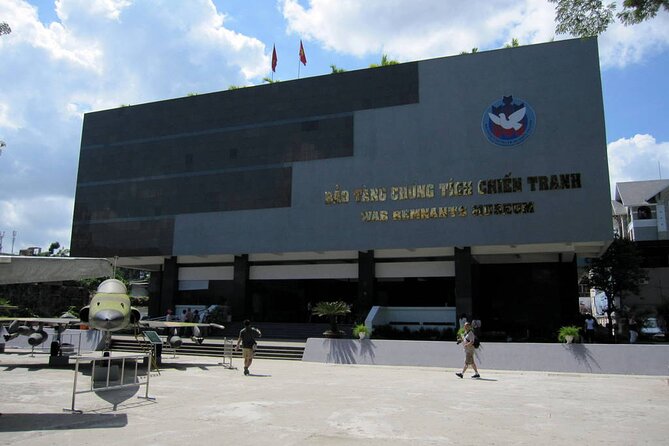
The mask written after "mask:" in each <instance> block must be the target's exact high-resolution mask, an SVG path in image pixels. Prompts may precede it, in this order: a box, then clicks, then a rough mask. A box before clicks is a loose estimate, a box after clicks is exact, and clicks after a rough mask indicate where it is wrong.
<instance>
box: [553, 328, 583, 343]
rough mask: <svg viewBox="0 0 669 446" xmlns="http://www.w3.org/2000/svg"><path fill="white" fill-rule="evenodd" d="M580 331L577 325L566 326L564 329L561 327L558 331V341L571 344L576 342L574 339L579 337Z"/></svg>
mask: <svg viewBox="0 0 669 446" xmlns="http://www.w3.org/2000/svg"><path fill="white" fill-rule="evenodd" d="M580 330H581V328H580V327H577V326H575V325H565V326H564V327H560V330H559V331H558V341H560V342H566V343H567V344H571V343H572V342H574V339H575V338H577V337H578V335H579V331H580Z"/></svg>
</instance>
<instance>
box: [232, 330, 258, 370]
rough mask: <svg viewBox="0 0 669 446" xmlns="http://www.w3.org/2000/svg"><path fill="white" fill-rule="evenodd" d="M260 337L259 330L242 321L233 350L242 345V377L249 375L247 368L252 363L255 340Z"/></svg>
mask: <svg viewBox="0 0 669 446" xmlns="http://www.w3.org/2000/svg"><path fill="white" fill-rule="evenodd" d="M261 336H262V333H260V330H258V329H257V328H255V327H251V321H250V320H248V319H247V320H245V321H244V328H242V330H241V331H240V332H239V338H238V339H237V345H235V350H237V349H238V348H239V344H242V357H243V358H244V375H248V374H249V367H251V363H252V362H253V353H254V350H255V346H256V338H259V337H261Z"/></svg>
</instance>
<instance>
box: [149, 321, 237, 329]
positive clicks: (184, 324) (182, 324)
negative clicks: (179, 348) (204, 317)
mask: <svg viewBox="0 0 669 446" xmlns="http://www.w3.org/2000/svg"><path fill="white" fill-rule="evenodd" d="M139 325H142V326H145V327H149V328H182V327H215V328H220V329H223V328H225V327H224V326H223V325H219V324H205V323H199V322H176V321H169V322H168V321H139Z"/></svg>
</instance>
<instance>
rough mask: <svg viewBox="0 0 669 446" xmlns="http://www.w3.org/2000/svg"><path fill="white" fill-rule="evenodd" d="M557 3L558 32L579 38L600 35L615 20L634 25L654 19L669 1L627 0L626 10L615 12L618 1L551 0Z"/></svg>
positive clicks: (667, 7) (625, 0)
mask: <svg viewBox="0 0 669 446" xmlns="http://www.w3.org/2000/svg"><path fill="white" fill-rule="evenodd" d="M548 1H549V2H551V3H555V4H556V7H555V21H556V23H557V26H556V32H557V33H558V34H571V35H574V36H578V37H591V36H597V35H599V34H601V33H603V32H604V31H606V29H607V28H608V26H609V25H610V24H611V23H613V22H615V20H616V18H617V19H618V20H620V21H621V22H622V23H624V24H625V25H633V24H637V23H641V22H643V21H646V20H649V19H652V18H653V17H655V16H656V15H657V13H658V12H659V11H660V10H661V9H664V10H665V11H669V0H624V1H623V9H622V11H620V12H619V13H618V14H616V13H615V12H616V4H615V3H608V4H606V3H604V2H603V1H602V0H548Z"/></svg>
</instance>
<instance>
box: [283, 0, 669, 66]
mask: <svg viewBox="0 0 669 446" xmlns="http://www.w3.org/2000/svg"><path fill="white" fill-rule="evenodd" d="M302 3H303V2H302ZM410 5H411V6H410V7H408V6H407V2H406V1H403V0H367V1H365V2H359V1H357V0H341V1H337V2H332V1H328V0H310V1H309V4H308V7H305V6H302V4H301V2H299V0H281V1H280V6H281V8H282V13H283V15H284V17H285V18H286V20H287V23H288V32H290V33H295V34H298V35H301V36H304V37H305V39H309V40H312V41H317V42H320V44H321V45H322V46H323V47H324V48H327V49H331V50H334V51H338V52H342V53H350V54H354V55H356V56H359V57H362V56H366V55H367V56H368V55H371V54H381V53H386V54H388V55H389V56H391V57H393V58H396V59H398V60H400V61H409V60H418V59H426V58H431V57H441V56H448V55H454V54H459V53H460V52H461V51H469V50H471V48H473V47H477V48H479V50H490V49H496V48H500V47H502V46H503V45H504V44H505V43H508V42H510V41H511V39H512V38H517V39H518V40H519V42H520V44H521V45H527V44H532V43H542V42H547V41H550V40H551V39H553V38H555V39H556V40H559V39H566V38H570V36H566V35H559V36H555V9H554V5H553V4H552V3H549V2H548V1H537V0H518V1H514V2H512V1H509V0H488V1H485V2H484V1H475V2H444V1H437V0H414V1H412V2H411V3H410ZM599 43H600V54H601V58H600V59H601V64H602V67H603V68H610V67H624V66H626V65H628V64H632V63H639V62H641V61H643V59H644V57H646V56H647V55H648V54H651V53H652V52H658V51H664V50H666V49H667V48H669V14H667V13H665V12H662V13H660V14H658V16H657V17H656V18H655V19H652V20H649V21H647V22H644V23H642V24H639V25H633V26H629V27H625V26H623V25H622V24H620V23H615V24H613V25H612V26H611V27H610V28H609V30H608V31H607V32H606V33H604V34H603V35H602V36H601V37H600V40H599Z"/></svg>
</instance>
